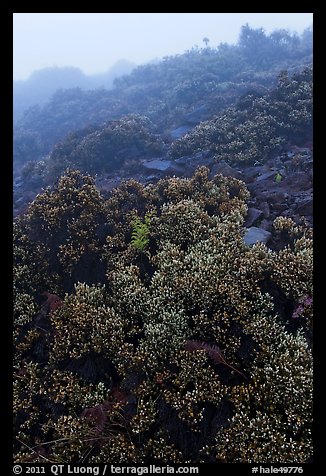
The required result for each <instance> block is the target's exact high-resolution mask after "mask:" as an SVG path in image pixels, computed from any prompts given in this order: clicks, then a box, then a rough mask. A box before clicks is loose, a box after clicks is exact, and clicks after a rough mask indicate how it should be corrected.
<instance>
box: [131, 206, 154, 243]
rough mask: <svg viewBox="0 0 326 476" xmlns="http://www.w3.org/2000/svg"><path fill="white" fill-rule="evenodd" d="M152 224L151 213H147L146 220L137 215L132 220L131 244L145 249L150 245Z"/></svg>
mask: <svg viewBox="0 0 326 476" xmlns="http://www.w3.org/2000/svg"><path fill="white" fill-rule="evenodd" d="M150 224H151V214H150V213H146V214H145V217H144V221H142V220H141V219H140V218H139V217H137V218H135V220H134V221H133V222H132V233H131V245H132V246H133V247H134V248H136V249H137V250H140V251H144V249H145V247H146V245H148V243H149V238H148V237H149V232H150V230H149V227H150Z"/></svg>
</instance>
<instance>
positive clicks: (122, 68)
mask: <svg viewBox="0 0 326 476" xmlns="http://www.w3.org/2000/svg"><path fill="white" fill-rule="evenodd" d="M135 67H136V65H135V64H134V63H131V62H130V61H127V60H120V61H118V62H116V63H115V64H114V65H113V66H111V67H110V68H109V69H108V70H107V71H106V72H105V73H99V74H94V75H85V74H84V73H83V72H82V71H81V70H80V69H79V68H75V67H72V66H67V67H55V66H54V67H52V68H44V69H41V70H38V71H35V72H34V73H33V74H32V75H31V76H30V77H29V78H28V79H26V80H25V81H22V80H21V81H14V96H13V101H14V102H13V104H14V121H15V122H17V121H18V120H19V119H20V118H21V117H22V115H23V113H24V111H26V109H28V108H29V107H31V106H34V105H43V104H44V103H45V102H47V101H48V100H49V99H50V98H51V96H52V95H53V94H54V93H55V91H57V90H58V89H70V88H81V89H83V90H87V89H97V88H105V89H111V88H112V87H113V82H114V80H115V79H116V78H117V77H119V76H122V75H124V74H129V73H130V72H131V71H132V70H133V69H134V68H135Z"/></svg>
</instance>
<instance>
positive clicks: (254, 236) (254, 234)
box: [243, 226, 272, 246]
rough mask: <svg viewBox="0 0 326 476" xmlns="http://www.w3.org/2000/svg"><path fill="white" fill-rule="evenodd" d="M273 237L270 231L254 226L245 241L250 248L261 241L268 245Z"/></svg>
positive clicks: (248, 231) (247, 233)
mask: <svg viewBox="0 0 326 476" xmlns="http://www.w3.org/2000/svg"><path fill="white" fill-rule="evenodd" d="M271 236H272V234H271V233H270V232H269V231H266V230H263V229H262V228H257V227H255V226H252V227H251V228H248V230H247V232H246V234H245V236H244V237H243V240H244V242H245V243H246V245H249V246H250V245H254V244H255V243H257V242H259V241H261V242H262V243H267V242H268V241H269V239H270V238H271Z"/></svg>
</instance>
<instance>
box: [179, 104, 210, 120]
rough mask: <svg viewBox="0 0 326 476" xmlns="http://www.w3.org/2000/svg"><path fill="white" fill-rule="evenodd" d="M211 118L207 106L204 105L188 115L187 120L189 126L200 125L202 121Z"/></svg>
mask: <svg viewBox="0 0 326 476" xmlns="http://www.w3.org/2000/svg"><path fill="white" fill-rule="evenodd" d="M210 116H211V114H210V113H209V109H208V106H207V104H203V105H202V106H200V107H198V108H197V109H195V110H194V111H192V112H190V113H189V114H186V116H185V120H186V121H187V123H188V124H198V123H199V122H201V121H205V120H206V119H209V117H210Z"/></svg>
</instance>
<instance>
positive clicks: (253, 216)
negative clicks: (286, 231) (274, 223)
mask: <svg viewBox="0 0 326 476" xmlns="http://www.w3.org/2000/svg"><path fill="white" fill-rule="evenodd" d="M262 214H263V212H262V211H261V210H257V208H248V214H247V217H246V220H245V222H244V226H245V227H246V228H249V227H250V226H251V225H253V224H254V223H255V222H256V221H257V220H258V218H260V217H261V215H262Z"/></svg>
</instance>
